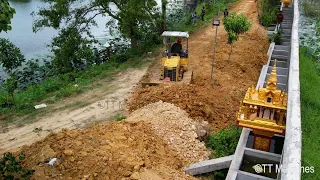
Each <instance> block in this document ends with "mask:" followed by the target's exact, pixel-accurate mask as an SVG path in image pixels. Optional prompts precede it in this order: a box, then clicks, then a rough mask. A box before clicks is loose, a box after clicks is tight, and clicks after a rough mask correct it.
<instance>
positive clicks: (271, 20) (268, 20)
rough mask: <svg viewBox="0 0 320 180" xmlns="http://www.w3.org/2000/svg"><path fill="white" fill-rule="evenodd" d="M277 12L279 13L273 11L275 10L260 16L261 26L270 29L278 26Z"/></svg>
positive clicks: (275, 10)
mask: <svg viewBox="0 0 320 180" xmlns="http://www.w3.org/2000/svg"><path fill="white" fill-rule="evenodd" d="M277 12H278V10H277V9H273V10H270V11H268V12H265V13H264V14H263V15H261V16H259V22H260V24H261V25H263V26H265V27H269V26H271V25H272V24H276V23H277V18H276V14H277Z"/></svg>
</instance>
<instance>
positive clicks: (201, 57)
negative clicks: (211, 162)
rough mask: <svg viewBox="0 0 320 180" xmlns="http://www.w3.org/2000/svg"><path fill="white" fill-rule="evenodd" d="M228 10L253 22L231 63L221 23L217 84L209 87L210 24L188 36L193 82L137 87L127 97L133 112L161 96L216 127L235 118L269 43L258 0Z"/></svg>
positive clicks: (153, 69) (236, 46)
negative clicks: (188, 83) (241, 14)
mask: <svg viewBox="0 0 320 180" xmlns="http://www.w3.org/2000/svg"><path fill="white" fill-rule="evenodd" d="M229 11H230V13H231V12H233V11H235V12H237V13H239V12H243V13H244V14H245V15H246V16H247V17H248V19H249V20H250V22H251V23H252V27H251V28H250V30H249V31H248V32H247V33H245V34H243V35H241V36H240V39H239V41H237V42H235V43H234V45H233V52H232V54H231V62H230V63H228V54H229V52H230V45H228V44H227V33H226V31H225V29H224V27H223V25H221V26H220V27H219V29H218V37H217V47H216V57H215V62H214V74H213V81H214V88H211V86H210V74H211V68H212V58H213V47H214V41H213V40H214V36H215V31H216V30H215V28H214V27H211V26H210V27H207V28H205V29H204V30H200V31H198V32H195V33H194V34H192V35H191V36H190V39H189V59H190V65H189V69H190V70H191V71H193V72H194V84H191V85H187V84H180V83H175V84H174V83H170V84H162V85H161V86H159V87H147V88H145V89H142V88H139V87H138V88H137V89H136V90H135V93H134V95H133V96H132V98H131V99H130V100H129V102H128V109H129V111H133V110H135V109H137V108H139V107H142V106H144V105H147V104H149V103H154V102H157V101H159V100H162V101H164V102H169V103H173V104H175V105H176V106H178V107H180V108H182V109H184V110H185V111H187V112H188V113H189V115H190V116H191V117H192V118H194V119H204V120H208V121H209V122H211V125H212V128H213V129H214V130H217V129H220V128H222V127H226V126H228V124H229V123H230V122H233V121H234V120H235V113H236V111H237V110H238V107H239V101H240V100H241V99H242V98H243V96H244V93H245V92H246V90H247V88H248V87H250V86H251V85H253V84H255V82H256V81H257V79H258V78H259V73H260V70H261V67H262V66H263V64H265V62H266V61H267V59H268V57H267V50H268V47H269V42H268V41H267V35H266V34H267V33H266V30H265V29H264V27H262V26H260V25H259V22H258V12H257V6H256V3H255V2H254V1H252V0H246V1H242V2H239V3H238V4H237V5H236V6H235V7H234V8H232V9H231V10H229ZM221 20H222V19H221ZM222 21H223V20H222ZM222 24H223V23H222ZM159 58H160V57H159ZM159 67H160V63H159V62H157V63H155V64H154V65H153V66H151V67H150V68H149V70H148V73H147V75H146V76H145V77H147V78H148V77H152V76H153V74H154V72H157V71H159V69H160V68H159ZM157 73H158V72H157Z"/></svg>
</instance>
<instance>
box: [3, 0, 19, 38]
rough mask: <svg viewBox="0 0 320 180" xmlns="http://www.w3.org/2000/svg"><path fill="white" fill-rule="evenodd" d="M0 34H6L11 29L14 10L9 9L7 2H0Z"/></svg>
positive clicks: (5, 0)
mask: <svg viewBox="0 0 320 180" xmlns="http://www.w3.org/2000/svg"><path fill="white" fill-rule="evenodd" d="M0 10H1V11H0V33H1V31H4V32H7V31H9V30H11V29H12V27H11V26H10V24H11V19H12V18H13V14H15V13H16V10H15V9H13V8H12V7H10V4H9V2H8V1H7V0H0Z"/></svg>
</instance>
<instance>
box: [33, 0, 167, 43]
mask: <svg viewBox="0 0 320 180" xmlns="http://www.w3.org/2000/svg"><path fill="white" fill-rule="evenodd" d="M44 1H45V2H47V3H49V4H50V6H49V8H41V9H40V10H39V11H38V12H36V13H34V15H36V16H38V18H37V20H36V21H35V23H34V31H38V30H40V29H41V28H43V27H53V28H55V29H64V31H65V32H68V31H74V29H77V30H78V31H79V32H80V33H81V34H87V35H88V36H89V37H92V35H91V32H90V27H91V26H92V25H97V23H96V21H95V17H96V16H98V15H102V16H109V17H111V20H110V21H108V23H107V24H106V26H107V27H108V28H111V29H112V30H119V31H120V32H121V34H122V35H123V36H124V37H126V38H130V39H131V46H132V47H137V40H141V39H143V37H144V36H147V34H148V30H149V29H152V30H154V29H157V27H158V26H159V23H158V22H159V20H160V18H161V17H160V13H159V11H158V10H156V8H155V7H156V5H157V3H156V1H155V0H92V1H83V0H59V1H56V0H44Z"/></svg>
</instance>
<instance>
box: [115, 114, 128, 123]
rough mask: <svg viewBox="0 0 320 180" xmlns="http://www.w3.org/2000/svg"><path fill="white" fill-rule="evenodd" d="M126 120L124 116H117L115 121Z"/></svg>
mask: <svg viewBox="0 0 320 180" xmlns="http://www.w3.org/2000/svg"><path fill="white" fill-rule="evenodd" d="M126 118H127V117H126V116H123V115H122V114H118V115H117V117H116V121H122V120H124V119H126Z"/></svg>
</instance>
